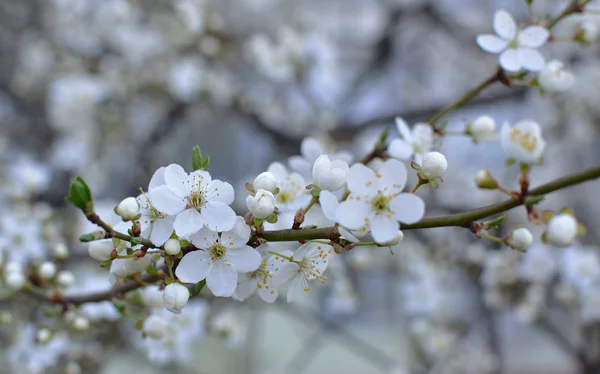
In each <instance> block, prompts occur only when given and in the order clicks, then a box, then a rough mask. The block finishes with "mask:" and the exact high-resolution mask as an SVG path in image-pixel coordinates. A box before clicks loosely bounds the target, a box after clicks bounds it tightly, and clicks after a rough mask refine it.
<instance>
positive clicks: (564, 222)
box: [546, 214, 577, 247]
mask: <svg viewBox="0 0 600 374" xmlns="http://www.w3.org/2000/svg"><path fill="white" fill-rule="evenodd" d="M576 236H577V220H575V218H574V217H573V216H572V215H570V214H559V215H556V216H554V217H552V218H550V221H549V222H548V226H547V228H546V240H547V241H548V242H549V243H551V244H553V245H556V246H559V247H567V246H569V245H571V244H572V243H573V240H575V237H576Z"/></svg>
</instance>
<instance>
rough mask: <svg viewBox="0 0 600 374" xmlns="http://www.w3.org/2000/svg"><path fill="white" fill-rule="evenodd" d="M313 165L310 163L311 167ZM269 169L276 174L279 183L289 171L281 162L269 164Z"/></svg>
mask: <svg viewBox="0 0 600 374" xmlns="http://www.w3.org/2000/svg"><path fill="white" fill-rule="evenodd" d="M310 167H312V162H311V163H310V166H309V168H310ZM267 171H268V172H269V173H271V174H273V175H274V176H275V178H277V180H278V181H279V183H281V182H283V180H284V179H285V177H287V175H288V172H287V169H286V168H285V166H284V165H283V164H282V163H280V162H273V163H271V165H269V168H268V169H267Z"/></svg>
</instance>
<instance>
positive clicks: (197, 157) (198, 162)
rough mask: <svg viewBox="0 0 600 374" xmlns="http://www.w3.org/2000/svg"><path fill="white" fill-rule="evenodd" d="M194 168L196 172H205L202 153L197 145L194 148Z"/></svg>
mask: <svg viewBox="0 0 600 374" xmlns="http://www.w3.org/2000/svg"><path fill="white" fill-rule="evenodd" d="M192 168H193V169H194V171H196V170H203V168H204V161H203V158H202V152H201V151H200V146H197V145H196V146H194V148H192Z"/></svg>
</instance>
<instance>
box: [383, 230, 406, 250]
mask: <svg viewBox="0 0 600 374" xmlns="http://www.w3.org/2000/svg"><path fill="white" fill-rule="evenodd" d="M402 239H404V233H403V232H402V231H401V230H398V233H397V234H396V237H395V238H394V239H392V240H389V241H387V242H383V243H377V244H379V245H382V246H389V247H391V246H394V245H396V244H398V243H400V242H401V241H402Z"/></svg>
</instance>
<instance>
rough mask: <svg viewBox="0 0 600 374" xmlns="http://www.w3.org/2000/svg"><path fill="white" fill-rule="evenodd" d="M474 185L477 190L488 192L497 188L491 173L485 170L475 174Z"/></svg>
mask: <svg viewBox="0 0 600 374" xmlns="http://www.w3.org/2000/svg"><path fill="white" fill-rule="evenodd" d="M475 184H476V185H477V187H479V188H485V189H490V190H494V189H496V188H498V181H496V178H494V176H493V175H492V173H490V171H489V170H487V169H483V170H479V171H478V172H477V174H475Z"/></svg>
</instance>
